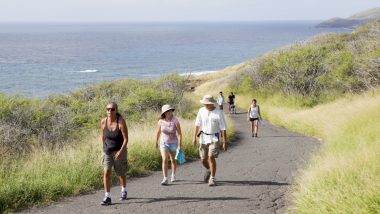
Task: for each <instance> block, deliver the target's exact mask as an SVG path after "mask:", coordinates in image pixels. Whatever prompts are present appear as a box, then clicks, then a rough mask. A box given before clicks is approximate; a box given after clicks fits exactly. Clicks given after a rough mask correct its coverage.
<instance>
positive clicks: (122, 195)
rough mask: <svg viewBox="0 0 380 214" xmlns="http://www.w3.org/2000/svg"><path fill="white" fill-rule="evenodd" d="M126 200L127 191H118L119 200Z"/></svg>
mask: <svg viewBox="0 0 380 214" xmlns="http://www.w3.org/2000/svg"><path fill="white" fill-rule="evenodd" d="M123 200H127V191H122V192H120V201H123Z"/></svg>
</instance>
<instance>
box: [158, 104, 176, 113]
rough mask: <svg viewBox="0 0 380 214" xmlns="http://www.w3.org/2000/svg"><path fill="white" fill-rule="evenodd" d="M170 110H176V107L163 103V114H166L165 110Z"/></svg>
mask: <svg viewBox="0 0 380 214" xmlns="http://www.w3.org/2000/svg"><path fill="white" fill-rule="evenodd" d="M169 110H173V111H174V110H175V108H173V107H171V106H170V105H169V104H166V105H163V106H162V108H161V114H164V113H165V112H167V111H169Z"/></svg>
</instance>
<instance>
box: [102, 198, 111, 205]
mask: <svg viewBox="0 0 380 214" xmlns="http://www.w3.org/2000/svg"><path fill="white" fill-rule="evenodd" d="M111 204H112V202H111V198H110V197H104V199H103V201H102V203H101V205H102V206H108V205H111Z"/></svg>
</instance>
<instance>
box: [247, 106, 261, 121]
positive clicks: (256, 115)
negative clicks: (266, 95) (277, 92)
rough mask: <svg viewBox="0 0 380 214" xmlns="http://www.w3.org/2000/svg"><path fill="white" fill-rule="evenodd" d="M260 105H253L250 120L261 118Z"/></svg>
mask: <svg viewBox="0 0 380 214" xmlns="http://www.w3.org/2000/svg"><path fill="white" fill-rule="evenodd" d="M259 108H260V107H259V105H256V106H255V107H253V105H251V110H250V112H249V117H250V118H259Z"/></svg>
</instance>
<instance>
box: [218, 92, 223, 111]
mask: <svg viewBox="0 0 380 214" xmlns="http://www.w3.org/2000/svg"><path fill="white" fill-rule="evenodd" d="M217 103H218V105H219V109H220V110H222V111H223V105H224V95H223V92H219V96H218V100H217Z"/></svg>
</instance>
